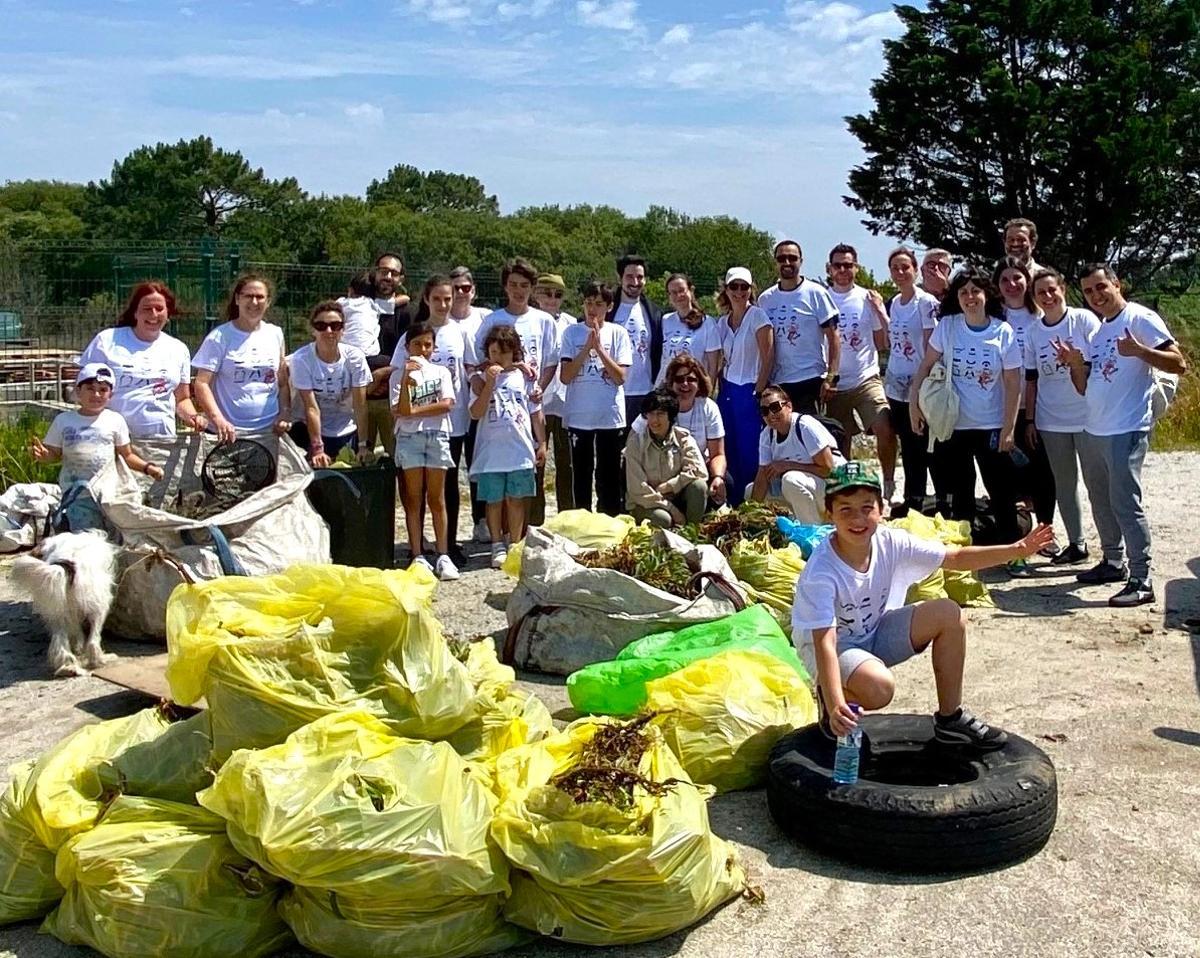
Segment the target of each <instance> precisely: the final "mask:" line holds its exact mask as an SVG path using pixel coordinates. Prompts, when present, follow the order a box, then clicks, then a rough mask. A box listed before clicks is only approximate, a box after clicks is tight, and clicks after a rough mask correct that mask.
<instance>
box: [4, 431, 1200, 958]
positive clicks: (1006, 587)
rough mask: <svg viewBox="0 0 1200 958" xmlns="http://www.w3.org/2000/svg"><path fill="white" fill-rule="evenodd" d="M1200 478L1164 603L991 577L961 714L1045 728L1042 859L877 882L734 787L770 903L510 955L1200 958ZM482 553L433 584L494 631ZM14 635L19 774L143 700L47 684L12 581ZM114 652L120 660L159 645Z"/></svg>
mask: <svg viewBox="0 0 1200 958" xmlns="http://www.w3.org/2000/svg"><path fill="white" fill-rule="evenodd" d="M1198 478H1200V455H1197V454H1188V453H1172V454H1157V455H1152V456H1151V457H1150V459H1149V460H1148V462H1147V466H1146V472H1145V484H1146V492H1147V501H1148V506H1149V512H1150V517H1151V522H1152V524H1153V529H1154V539H1155V548H1154V556H1155V580H1156V585H1157V588H1158V601H1157V602H1156V603H1155V604H1154V605H1152V606H1145V607H1142V608H1140V609H1137V610H1133V611H1123V612H1122V611H1117V610H1113V609H1110V608H1109V607H1108V606H1107V604H1106V599H1107V597H1108V596H1109V595H1110V594H1111V593H1112V592H1113V591H1115V589H1114V587H1112V586H1104V587H1091V588H1089V587H1083V586H1079V585H1078V584H1077V583H1075V581H1074V578H1073V575H1070V574H1060V573H1059V572H1057V571H1053V570H1051V569H1050V568H1049V567H1048V566H1042V567H1039V568H1038V569H1037V575H1036V577H1035V578H1032V579H1028V580H1023V581H1006V580H1004V578H1003V577H1002V576H996V575H992V574H989V575H988V576H987V577H988V579H989V581H990V582H991V583H992V586H993V595H994V597H995V600H996V605H997V608H996V609H995V610H972V611H971V613H970V639H969V643H970V644H969V655H968V664H967V675H966V688H967V701H968V704H969V705H970V706H971V707H972V708H974V709H975V710H976V711H977V712H978V713H979V714H981V715H983V716H984V717H986V718H988V719H990V720H993V721H995V722H996V723H998V724H1000V725H1002V726H1004V727H1006V728H1008V729H1010V730H1012V731H1014V732H1017V733H1019V734H1021V735H1023V736H1025V737H1027V738H1029V739H1032V740H1033V741H1034V742H1036V743H1037V744H1038V745H1040V746H1041V747H1042V748H1044V749H1045V750H1046V752H1047V753H1048V754H1049V755H1050V756H1051V758H1052V759H1053V760H1054V763H1055V765H1056V767H1057V770H1058V776H1059V802H1060V807H1059V819H1058V826H1057V829H1056V831H1055V833H1054V835H1053V837H1052V838H1051V840H1050V843H1049V845H1048V846H1047V847H1046V848H1045V849H1044V850H1043V851H1042V852H1041V853H1039V854H1038V855H1036V856H1035V857H1033V858H1032V859H1030V860H1028V861H1025V862H1023V863H1020V864H1018V865H1015V866H1013V867H1010V868H1007V869H1003V870H999V871H994V872H990V873H986V874H977V875H970V876H966V877H962V876H958V877H948V876H934V877H929V876H916V875H912V876H907V875H889V874H882V873H878V872H874V871H871V870H867V869H861V868H856V867H849V866H846V865H843V864H841V863H839V862H837V861H835V860H833V859H830V858H826V857H823V856H820V855H816V854H814V853H812V852H809V851H808V850H806V849H804V848H802V847H798V846H796V845H795V844H793V843H792V842H791V841H790V840H788V839H787V838H785V837H784V836H783V835H782V833H781V832H780V831H779V830H778V829H777V828H776V827H775V826H774V825H773V823H772V822H771V820H770V818H769V816H768V814H767V809H766V799H765V795H764V793H763V792H762V791H761V790H756V791H747V792H740V793H735V794H731V795H725V796H721V797H718V798H716V799H714V800H713V802H712V803H711V807H710V812H711V818H712V823H713V827H714V829H715V830H716V831H717V832H718V833H719V834H721V835H722V836H724V837H725V838H727V839H729V840H730V841H732V842H733V843H734V844H735V845H736V847H737V848H738V850H739V852H740V854H741V856H742V858H743V860H744V862H745V864H746V865H747V867H748V868H749V870H750V872H751V874H752V877H753V880H754V881H755V882H756V883H758V884H759V885H761V886H762V888H763V889H764V890H765V892H766V895H767V900H766V903H765V904H763V905H754V904H751V903H749V902H744V901H736V902H734V903H732V904H730V905H728V906H727V907H725V908H724V909H722V910H720V911H718V912H717V913H716V914H714V915H712V916H710V917H709V918H708V919H707V920H705V921H704V922H702V923H700V924H699V925H697V926H696V927H693V928H691V929H689V930H688V931H686V932H681V933H679V934H676V935H673V936H671V937H669V938H666V939H664V940H662V941H658V942H653V943H649V944H645V945H638V946H628V947H617V948H612V949H602V950H600V951H599V952H596V951H595V950H594V949H584V948H581V947H574V946H569V945H563V944H560V943H554V942H548V941H540V942H537V943H535V944H532V945H529V946H527V947H525V948H520V949H516V950H514V951H512V952H509V953H508V954H510V955H511V956H512V958H552V956H553V958H557V956H578V955H583V954H585V953H594V954H600V955H611V956H613V958H659V956H667V955H682V956H696V958H700V956H704V958H709V956H734V955H738V956H741V955H755V956H756V958H775V956H781V958H782V956H789V958H794V956H809V955H812V956H818V955H819V956H842V955H846V956H849V955H887V956H920V958H960V956H969V958H970V956H980V958H991V956H995V958H1020V956H1035V955H1036V956H1059V955H1061V956H1072V958H1084V956H1096V958H1100V956H1103V958H1124V956H1155V958H1163V956H1181V958H1182V956H1196V955H1200V905H1198V903H1200V824H1198V823H1200V697H1198V689H1200V493H1198V492H1197V488H1198V486H1197V479H1198ZM463 528H464V529H467V528H469V526H468V525H467V524H466V523H465V522H464V526H463ZM1089 534H1090V535H1091V539H1092V542H1093V543H1094V542H1095V537H1094V531H1093V530H1090V529H1089ZM1060 536H1061V530H1060ZM469 552H470V553H472V554H473V555H474V560H473V561H472V563H471V565H470V566H469V567H468V570H467V574H465V575H464V576H463V578H462V579H461V580H460V581H458V582H455V583H447V584H445V585H442V586H440V587H439V590H438V596H437V613H438V616H439V618H440V619H441V620H442V622H443V623H444V625H445V627H446V629H447V631H449V632H453V633H457V634H460V635H463V636H474V635H478V634H481V633H484V634H491V635H493V636H501V635H502V632H503V628H504V625H505V622H504V612H503V610H504V604H505V601H506V598H507V594H508V592H509V590H510V588H511V581H510V580H509V579H507V578H506V577H505V576H504V575H503V574H501V573H499V572H493V571H492V570H490V569H487V568H483V566H486V557H485V556H484V555H483V547H478V546H472V547H470V548H469ZM1039 561H1040V560H1039ZM3 589H4V584H3V582H2V581H0V590H3ZM0 636H2V639H0V641H2V642H3V646H2V647H3V648H4V652H5V654H4V659H3V662H4V664H3V666H2V667H0V759H3V760H4V764H8V763H11V762H14V761H17V760H19V759H24V758H27V757H31V756H34V755H37V754H39V753H40V752H41V751H42V750H43V749H44V748H46V747H47V746H48V745H50V744H52V743H53V742H55V741H56V740H57V739H59V738H60V737H61V736H63V735H64V734H65V733H67V732H68V731H70V730H71V729H73V728H75V727H77V726H79V725H81V724H83V723H85V722H90V721H94V720H95V719H97V718H109V717H113V716H117V715H123V714H127V713H129V712H132V711H134V710H136V709H138V708H141V707H144V706H145V705H146V704H147V700H146V699H145V698H143V697H142V696H140V695H138V694H137V693H130V692H123V691H120V690H118V689H116V688H114V687H113V686H111V685H108V684H107V683H105V682H103V681H102V680H100V679H98V678H91V677H89V678H78V679H70V680H58V681H55V680H51V679H47V678H46V675H45V671H44V658H43V657H44V650H45V634H44V631H43V630H42V628H41V626H40V624H38V623H36V622H35V621H33V619H32V617H31V614H30V609H29V606H28V605H27V604H26V603H23V602H21V601H19V600H16V599H14V598H13V597H12V593H11V591H0ZM110 647H111V648H112V649H113V651H117V652H119V653H121V654H125V655H136V654H139V653H140V654H146V653H147V652H154V651H158V650H157V649H154V648H147V647H145V646H138V645H136V644H121V643H112V644H111V645H110ZM897 675H898V680H899V692H898V694H897V698H896V702H895V704H894V706H893V708H894V709H895V710H898V711H914V712H927V711H929V710H931V709H932V707H933V704H934V697H933V680H932V674H931V671H930V666H929V661H928V658H927V657H926V658H924V659H916V660H914V661H912V662H909V663H906V664H905V665H903V666H901V667H900V668H899V669H898V673H897ZM521 679H522V684H523V686H524V687H525V688H528V689H531V690H533V691H536V692H537V693H538V694H539V695H541V696H542V697H543V699H544V700H545V701H546V703H547V704H548V705H549V706H550V709H551V711H552V712H554V713H555V715H556V717H557V718H558V719H560V720H568V719H570V718H571V717H573V715H572V713H571V712H570V710H569V705H568V703H567V699H566V695H565V693H564V690H563V687H562V680H561V679H559V678H555V677H548V676H535V675H523V676H522V677H521ZM0 954H3V955H16V956H21V958H59V956H68V955H71V956H76V955H78V956H83V955H86V954H92V953H91V952H89V951H87V950H86V949H78V948H68V947H66V946H64V945H62V944H60V943H59V942H57V941H56V940H54V939H52V938H50V937H48V936H45V935H39V934H38V933H37V925H36V923H33V924H28V925H22V926H16V927H12V928H8V929H3V930H0ZM295 954H299V952H296V953H295Z"/></svg>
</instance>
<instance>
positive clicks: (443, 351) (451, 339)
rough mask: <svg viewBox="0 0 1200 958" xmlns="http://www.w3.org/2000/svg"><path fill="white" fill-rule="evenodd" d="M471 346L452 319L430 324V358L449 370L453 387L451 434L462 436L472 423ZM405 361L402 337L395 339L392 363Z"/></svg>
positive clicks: (404, 344) (396, 364) (435, 363)
mask: <svg viewBox="0 0 1200 958" xmlns="http://www.w3.org/2000/svg"><path fill="white" fill-rule="evenodd" d="M471 350H472V346H471V344H470V342H469V340H468V339H467V330H466V329H464V328H463V327H462V326H461V325H460V324H459V323H456V322H454V320H452V319H451V320H448V321H447V322H446V323H444V324H443V325H441V326H434V327H433V352H432V353H431V354H430V356H429V361H430V362H432V363H433V364H434V365H435V366H441V367H442V368H443V369H445V370H446V372H448V373H449V374H450V386H451V388H452V389H453V391H454V408H453V409H451V410H450V435H451V436H465V435H466V434H467V429H468V428H469V427H470V425H471V411H470V405H471V385H470V383H469V382H468V377H467V356H468V354H469V353H470V352H471ZM406 362H408V344H407V343H405V342H404V337H403V336H401V337H400V341H399V342H398V343H396V350H395V352H393V353H392V361H391V366H392V368H394V369H401V368H403V366H404V364H405V363H406Z"/></svg>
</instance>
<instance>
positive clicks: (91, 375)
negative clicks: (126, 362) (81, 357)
mask: <svg viewBox="0 0 1200 958" xmlns="http://www.w3.org/2000/svg"><path fill="white" fill-rule="evenodd" d="M89 379H94V380H96V382H98V383H107V384H108V385H109V386H115V385H116V384H117V377H116V376H114V375H113V371H112V370H111V369H110V368H109V367H108V366H105V365H104V363H88V364H87V365H86V366H84V367H83V368H82V369H80V370H79V375H78V376H76V377H75V385H76V386H78V385H79V384H80V383H85V382H87V381H88V380H89Z"/></svg>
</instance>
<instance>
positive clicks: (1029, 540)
mask: <svg viewBox="0 0 1200 958" xmlns="http://www.w3.org/2000/svg"><path fill="white" fill-rule="evenodd" d="M1053 541H1054V527H1053V526H1051V525H1050V524H1049V523H1046V522H1043V523H1042V524H1041V525H1039V526H1038V527H1037V528H1036V529H1034V530H1033V531H1032V532H1031V533H1029V535H1027V536H1026V537H1025V538H1024V539H1020V540H1018V541H1017V542H1014V543H1013V544H1012V545H1007V546H947V547H946V558H945V559H943V560H942V568H943V569H951V570H953V571H956V572H975V571H977V570H979V569H988V568H990V567H992V566H994V565H1003V564H1004V563H1005V562H1011V561H1012V560H1013V559H1028V558H1029V557H1030V556H1031V555H1034V554H1036V553H1037V552H1038V550H1040V549H1044V548H1045V547H1046V546H1048V545H1049V544H1050V543H1051V542H1053Z"/></svg>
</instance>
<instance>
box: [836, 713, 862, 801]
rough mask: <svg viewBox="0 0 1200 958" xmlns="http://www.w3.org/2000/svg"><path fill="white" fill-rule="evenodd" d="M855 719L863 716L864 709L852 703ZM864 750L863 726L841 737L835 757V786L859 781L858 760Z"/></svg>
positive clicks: (857, 726) (839, 737)
mask: <svg viewBox="0 0 1200 958" xmlns="http://www.w3.org/2000/svg"><path fill="white" fill-rule="evenodd" d="M850 708H851V709H852V710H853V711H854V717H855V719H856V720H857V718H858V717H859V716H860V715H862V709H861V708H860V707H859V706H858V705H855V704H854V703H853V702H851V703H850ZM861 750H862V726H861V725H856V726H855V727H854V728H853V729H851V730H850V732H849V733H848V734H846V735H839V736H838V740H837V751H836V752H835V753H834V756H833V781H834V784H835V785H853V784H854V783H855V782H857V781H858V758H859V754H860V753H861Z"/></svg>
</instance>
